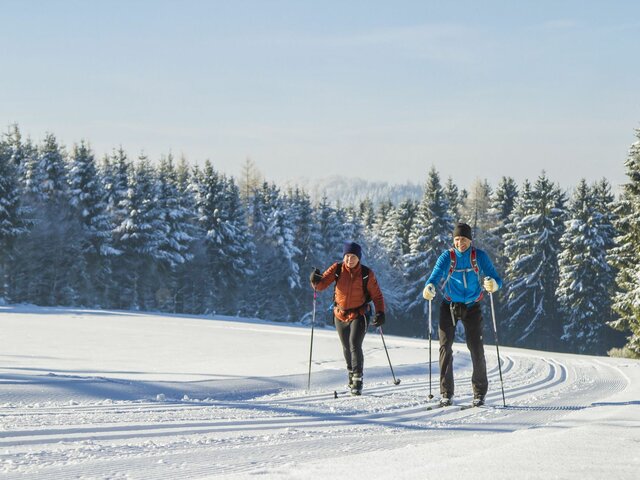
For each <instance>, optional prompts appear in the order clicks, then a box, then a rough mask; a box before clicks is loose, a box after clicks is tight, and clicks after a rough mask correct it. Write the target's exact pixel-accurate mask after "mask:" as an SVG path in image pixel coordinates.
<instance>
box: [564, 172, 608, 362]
mask: <svg viewBox="0 0 640 480" xmlns="http://www.w3.org/2000/svg"><path fill="white" fill-rule="evenodd" d="M603 213H604V212H601V211H600V210H599V209H598V204H597V202H596V199H595V188H594V189H591V188H589V187H588V186H587V182H586V181H585V180H584V179H583V180H581V181H580V183H579V184H578V186H577V188H576V190H575V193H574V197H573V200H572V202H571V205H570V208H569V218H568V220H567V221H566V222H565V226H566V230H565V232H564V234H563V235H562V238H561V239H560V244H561V246H562V252H561V253H560V255H559V256H558V264H559V277H560V283H559V285H558V289H557V292H556V294H557V296H558V302H559V304H560V307H561V308H560V312H561V314H562V319H563V324H564V334H563V335H562V340H563V341H564V343H565V344H566V345H567V347H568V349H569V350H570V351H573V352H578V353H593V354H603V353H606V349H604V348H603V347H604V342H603V340H604V335H605V332H606V330H605V328H606V324H605V322H606V320H607V319H608V318H609V317H610V311H611V304H610V300H609V292H608V291H607V288H606V285H610V284H611V283H612V282H613V275H612V272H613V270H612V268H611V267H610V266H609V265H608V264H607V262H606V254H607V249H606V248H607V244H608V239H607V236H608V235H610V232H607V231H603V219H605V217H604V215H603Z"/></svg>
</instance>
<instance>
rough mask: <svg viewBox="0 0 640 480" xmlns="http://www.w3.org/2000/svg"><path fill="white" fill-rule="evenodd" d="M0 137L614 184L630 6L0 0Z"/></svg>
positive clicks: (624, 116) (623, 150)
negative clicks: (10, 131) (4, 133)
mask: <svg viewBox="0 0 640 480" xmlns="http://www.w3.org/2000/svg"><path fill="white" fill-rule="evenodd" d="M0 24H1V27H0V46H1V47H0V49H1V50H0V52H1V55H0V122H1V123H2V125H1V126H2V127H3V130H6V128H5V127H6V126H7V125H9V124H10V123H15V122H17V123H18V124H19V125H20V127H21V129H22V131H23V133H24V134H26V135H29V136H31V138H32V139H33V140H35V141H40V140H41V139H42V137H43V135H44V133H45V132H47V131H50V132H53V133H54V134H56V136H57V137H58V138H59V140H60V141H61V142H62V143H64V144H66V145H69V146H70V145H72V144H73V143H75V142H78V141H79V140H81V139H88V140H89V141H90V142H91V144H92V146H93V148H94V150H95V151H96V153H97V154H98V155H99V156H102V155H103V154H104V153H106V152H110V151H111V150H112V149H113V148H114V147H117V146H118V145H120V144H121V145H122V146H123V147H124V149H125V150H127V151H128V152H129V153H130V154H132V155H134V156H137V154H138V153H140V151H141V150H144V152H145V153H147V154H148V155H149V156H150V157H151V158H158V157H159V156H160V155H161V154H163V153H164V154H166V153H168V152H169V151H171V152H173V153H174V155H176V156H180V155H181V154H184V155H185V156H186V157H187V159H188V160H189V161H190V162H191V163H200V162H202V161H203V160H204V159H206V158H209V159H211V160H212V161H213V163H214V165H215V166H216V167H217V168H218V169H219V170H222V171H223V172H226V173H229V174H233V175H237V174H239V173H240V165H241V164H242V163H243V162H244V160H245V159H246V158H247V157H250V158H251V159H252V160H253V161H254V162H255V163H256V165H257V166H258V168H260V170H262V172H263V173H264V174H265V175H266V177H267V178H268V179H271V180H276V181H281V180H284V179H287V178H295V177H301V176H305V177H312V178H314V177H326V176H329V175H333V174H344V175H346V176H354V177H355V176H357V177H362V178H365V179H369V180H387V181H390V182H393V183H396V182H398V183H400V182H402V183H403V182H406V181H413V182H418V183H422V182H423V181H424V180H425V179H426V173H427V171H428V169H429V168H430V167H431V166H432V165H434V166H435V167H436V168H437V169H438V170H439V171H440V173H441V174H442V176H443V177H444V178H446V177H447V176H449V175H451V176H452V177H453V178H454V180H455V181H456V183H457V184H458V185H460V186H463V187H465V186H469V185H470V184H471V183H472V181H473V180H474V179H475V178H487V179H488V180H489V181H490V182H491V183H492V184H494V185H495V184H496V182H497V180H498V179H499V178H500V176H502V175H507V176H512V177H514V178H515V179H516V180H518V181H519V182H520V181H522V180H523V179H524V178H530V179H535V178H536V177H537V176H538V175H539V174H540V172H541V171H542V170H543V169H544V170H546V171H547V173H548V175H549V177H551V179H553V180H555V181H557V182H559V183H560V184H561V185H562V186H567V187H568V186H572V185H574V184H575V183H577V179H578V178H580V177H583V176H584V177H586V178H587V179H588V180H596V179H599V178H601V177H603V176H605V177H607V178H608V179H609V180H611V181H612V183H614V184H619V183H622V182H624V181H625V178H626V177H625V175H624V166H623V162H624V160H625V159H626V157H627V153H628V149H629V146H630V145H631V143H632V142H633V141H634V140H635V135H634V130H635V129H636V128H638V127H640V62H639V61H638V59H639V58H640V57H639V55H640V53H639V52H640V49H639V47H640V1H637V0H626V1H616V0H608V1H604V0H603V1H588V0H575V1H563V0H553V1H544V0H542V1H541V0H535V1H534V0H530V1H512V0H504V1H485V0H483V1H479V0H474V1H461V0H458V1H455V2H445V1H442V0H437V1H431V0H416V1H401V0H396V1H389V0H385V1H348V0H341V1H328V0H322V1H310V0H309V1H305V0H298V1H284V0H283V1H269V0H261V1H260V0H256V1H243V0H228V1H224V2H223V1H189V0H180V1H177V0H176V1H158V0H153V1H151V0H149V1H137V0H126V1H113V0H103V1H97V0H96V1H85V0H78V1H56V0H42V1H33V0H0Z"/></svg>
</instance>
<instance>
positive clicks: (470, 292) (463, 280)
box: [425, 247, 502, 304]
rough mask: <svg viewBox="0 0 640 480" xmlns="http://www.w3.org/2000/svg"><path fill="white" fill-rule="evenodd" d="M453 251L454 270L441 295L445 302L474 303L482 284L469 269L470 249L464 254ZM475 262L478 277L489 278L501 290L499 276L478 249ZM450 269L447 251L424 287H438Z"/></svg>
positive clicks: (480, 291)
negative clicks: (454, 256)
mask: <svg viewBox="0 0 640 480" xmlns="http://www.w3.org/2000/svg"><path fill="white" fill-rule="evenodd" d="M453 251H454V252H455V254H456V268H455V271H454V272H453V273H452V274H451V278H450V279H449V281H448V282H447V284H446V285H444V289H443V294H444V297H445V302H455V303H466V304H470V303H474V302H475V301H477V300H478V299H479V297H480V294H481V293H482V283H480V282H481V280H480V279H479V278H478V275H477V274H476V272H474V271H473V268H472V267H471V247H469V248H468V249H467V250H466V251H465V252H464V253H460V252H459V251H458V250H457V249H455V248H454V250H453ZM476 262H477V264H478V268H479V269H480V272H479V273H480V277H491V278H493V279H494V280H495V281H496V282H497V283H498V286H499V287H500V288H502V279H501V278H500V275H498V272H496V269H495V268H494V266H493V264H492V263H491V260H489V256H488V255H487V254H486V253H485V252H484V251H483V250H480V249H479V248H476ZM450 267H451V259H450V256H449V250H446V251H444V252H442V255H440V257H439V258H438V261H437V262H436V266H435V267H434V268H433V271H432V272H431V276H430V277H429V279H428V280H427V283H426V284H425V286H427V285H428V284H430V283H433V284H434V285H435V286H436V287H437V286H440V283H441V282H444V281H445V280H446V279H447V276H448V275H449V268H450Z"/></svg>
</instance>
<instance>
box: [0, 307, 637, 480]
mask: <svg viewBox="0 0 640 480" xmlns="http://www.w3.org/2000/svg"><path fill="white" fill-rule="evenodd" d="M122 315H124V317H123V318H127V316H126V314H122ZM42 316H43V315H42V314H39V313H38V310H37V309H34V311H33V312H26V313H18V314H15V315H14V317H15V320H16V321H17V320H19V321H21V322H23V323H24V322H29V321H31V319H36V320H35V321H34V323H35V324H38V325H34V328H36V327H38V326H39V325H41V324H39V323H38V322H39V320H40V319H41V317H42ZM58 316H60V317H61V318H62V319H61V320H57V318H58ZM67 316H68V315H67V314H66V312H64V311H62V310H55V311H54V315H53V317H54V318H51V319H50V321H51V322H56V321H58V322H61V323H64V322H66V321H67V320H65V318H66V317H67ZM0 317H2V318H3V320H5V322H4V325H3V327H11V325H12V321H11V320H7V317H11V315H10V314H9V315H7V314H5V315H0ZM18 317H19V318H18ZM142 317H144V316H142ZM149 317H153V316H152V315H151V316H149ZM76 318H80V320H82V321H84V322H85V323H86V322H89V323H91V322H95V321H98V320H99V318H98V317H97V316H94V315H93V314H92V313H90V312H87V313H82V312H80V313H77V314H76ZM128 318H129V320H130V328H131V329H136V328H140V329H144V328H145V327H146V324H142V325H140V324H139V322H136V316H131V317H128ZM163 319H168V320H167V321H163ZM177 320H179V319H177V318H175V317H162V316H158V317H157V318H154V321H155V322H156V328H158V329H162V328H167V334H170V331H171V329H173V328H174V327H175V325H176V321H177ZM102 321H103V322H108V321H109V319H108V318H107V319H102ZM183 322H184V325H183V327H180V328H185V329H187V330H188V329H189V328H191V329H193V332H192V334H193V335H196V336H197V335H201V334H202V333H203V330H202V328H203V327H207V326H211V325H212V324H214V323H215V322H216V320H209V319H207V320H205V321H203V320H202V319H197V320H194V319H193V318H187V319H184V320H183ZM217 322H220V321H217ZM163 323H164V325H163ZM225 323H228V324H230V325H232V328H233V329H235V332H234V337H233V339H231V338H228V339H227V341H235V342H236V343H237V350H238V355H242V354H243V352H245V351H247V350H250V349H252V348H256V346H255V343H254V342H253V336H251V338H245V337H244V335H243V331H245V330H246V331H251V332H253V333H254V334H257V335H258V337H262V338H265V337H269V336H271V335H273V334H274V332H275V331H281V330H282V329H283V328H291V329H293V330H295V331H296V334H298V333H304V334H308V331H307V330H306V329H302V328H295V327H282V326H274V325H269V324H260V323H242V322H225ZM23 326H24V325H23ZM85 326H86V325H85ZM52 328H55V327H54V326H53V325H52ZM3 330H4V328H3ZM209 333H210V334H213V333H214V332H211V331H209ZM218 333H219V331H218ZM298 337H299V338H297V339H296V341H297V342H300V343H302V347H303V348H302V349H297V351H294V352H292V355H297V354H298V353H299V352H300V351H304V347H307V348H308V344H307V343H306V338H305V336H304V335H298ZM168 338H170V337H168ZM107 340H108V339H107ZM16 341H17V340H16ZM167 341H170V340H167ZM61 342H63V343H65V344H66V346H65V348H64V349H63V350H64V354H66V355H68V356H69V357H72V358H73V357H75V356H78V355H77V352H74V345H73V343H71V342H69V343H67V342H66V341H65V340H64V339H62V340H61ZM318 342H319V343H322V344H325V345H326V348H325V349H323V348H318V354H317V355H316V357H315V358H314V360H315V361H314V365H313V369H314V371H313V376H312V388H311V391H310V392H306V391H305V389H304V387H305V386H306V380H307V376H306V370H305V369H304V368H303V369H302V370H300V366H303V365H304V356H303V357H302V359H298V358H296V359H295V361H292V362H291V363H292V369H291V371H290V372H279V371H277V370H278V368H274V374H273V376H271V377H269V376H264V375H260V376H254V377H252V376H241V375H239V376H234V378H226V379H220V378H218V377H217V376H222V375H223V374H224V373H225V372H224V371H221V370H220V369H216V370H215V371H213V369H212V372H211V373H212V375H211V378H213V379H207V375H206V372H203V373H202V378H199V379H196V380H193V379H192V380H189V381H184V382H180V381H176V380H175V379H174V378H173V377H172V376H171V375H168V378H169V380H166V381H165V380H163V379H162V378H161V377H162V375H161V374H160V375H158V374H157V373H155V372H154V380H153V381H149V380H144V379H142V380H138V379H136V378H135V377H136V375H131V377H132V378H126V377H127V375H126V374H124V375H123V374H120V375H117V376H110V375H108V374H106V373H104V374H103V373H101V372H98V371H97V370H98V369H96V371H91V370H92V366H91V365H87V366H86V370H87V372H86V373H85V374H82V373H81V372H79V371H78V369H76V370H74V371H73V372H64V371H56V369H55V364H56V362H55V361H51V362H47V360H46V359H47V356H48V355H47V352H43V353H42V354H41V355H42V359H41V360H39V361H40V362H41V363H40V364H39V365H41V366H40V367H38V368H35V366H27V367H19V364H20V362H19V359H18V360H16V359H15V358H14V359H13V361H12V362H11V363H12V366H6V367H5V366H3V367H1V368H0V407H1V408H0V427H1V431H2V433H1V434H0V461H1V464H0V465H1V469H0V472H1V473H2V474H3V475H2V477H3V478H27V477H30V476H34V475H36V474H37V475H38V478H52V479H54V478H55V479H58V478H59V479H68V478H171V479H187V478H189V479H193V478H203V477H208V476H227V475H231V476H236V475H237V476H239V477H244V476H245V475H246V476H247V477H253V476H254V475H260V474H263V475H267V477H266V478H268V477H269V473H270V472H278V471H285V472H286V471H288V468H289V467H290V466H291V465H300V464H304V463H305V462H318V461H322V460H324V461H327V462H330V461H331V459H334V458H340V457H344V456H345V455H349V456H353V455H358V454H363V453H367V452H376V451H381V452H382V451H384V452H385V453H389V452H390V451H392V450H394V449H399V448H402V447H405V446H407V445H422V444H433V443H434V442H439V441H445V440H448V439H451V438H456V437H466V436H474V435H484V434H494V436H495V434H499V433H507V434H508V433H513V432H519V431H524V430H528V429H536V428H554V425H556V424H557V423H558V422H560V421H566V420H567V419H570V416H571V415H572V414H574V413H575V412H580V411H585V410H597V409H598V408H600V407H602V406H606V405H607V400H608V399H609V398H610V397H612V396H613V395H615V394H617V393H619V392H623V391H624V390H625V389H627V388H628V387H629V386H630V384H631V381H630V379H629V377H628V375H626V374H625V371H624V370H625V365H623V366H622V367H621V366H620V365H619V363H620V362H616V361H614V360H612V359H607V358H599V357H587V356H584V357H580V356H575V355H562V354H555V353H545V352H535V351H527V350H518V349H510V348H501V354H502V361H503V363H502V373H503V377H504V388H505V395H506V399H507V406H506V407H505V406H503V402H502V395H501V391H500V380H499V373H498V366H497V359H496V356H495V348H493V346H491V345H488V346H487V347H486V352H487V364H488V369H489V378H490V392H489V394H488V396H487V405H485V406H483V407H479V408H469V409H465V410H461V409H460V408H458V407H457V406H455V405H454V406H453V407H449V408H438V409H434V410H431V411H429V410H427V406H428V405H430V404H433V403H435V402H436V400H437V398H438V394H437V392H438V387H437V376H438V367H437V361H434V364H433V374H434V376H433V383H432V388H431V390H432V392H433V394H434V396H435V398H434V399H433V401H432V402H431V403H429V402H428V400H427V395H428V394H429V383H428V367H427V365H426V362H425V361H424V359H426V358H428V355H427V352H428V350H427V346H428V343H427V341H426V340H418V339H404V338H398V337H392V336H388V338H387V346H388V347H389V353H390V355H391V358H392V359H394V357H395V358H396V359H399V358H403V361H402V363H397V364H394V369H395V372H396V375H397V376H398V377H399V378H401V379H402V381H401V383H400V384H399V385H393V383H392V379H391V375H390V372H389V369H388V365H386V367H385V363H384V361H386V359H384V358H382V356H381V355H384V353H381V345H380V342H379V338H376V335H375V332H369V334H368V336H367V341H366V342H365V358H366V359H367V360H369V359H376V360H374V361H372V362H370V363H372V365H370V366H366V367H365V368H366V372H365V390H364V395H363V396H361V397H351V396H348V395H341V396H339V398H337V399H334V398H333V390H334V389H338V390H341V389H342V387H343V385H342V383H343V381H344V372H343V370H342V369H341V368H340V366H341V359H340V358H339V357H338V358H333V357H327V356H326V352H325V350H326V349H329V350H330V349H331V345H333V343H334V342H335V343H336V344H337V342H338V340H337V338H335V332H331V331H322V330H321V331H320V332H318ZM276 346H277V344H276ZM281 347H282V348H279V349H278V350H277V351H274V353H273V355H277V356H278V357H281V356H283V355H288V353H287V352H286V351H285V350H286V348H287V345H286V342H285V344H283V345H281ZM16 348H18V347H16ZM24 348H26V347H24ZM433 348H434V352H437V342H434V344H433ZM455 348H456V360H455V362H456V371H455V374H456V375H455V376H456V397H455V402H456V405H468V404H470V402H471V385H470V380H469V379H470V373H471V372H470V364H469V360H468V355H467V351H466V347H465V346H464V345H459V344H456V347H455ZM406 350H410V351H412V352H413V353H409V354H407V353H406ZM5 351H6V350H5ZM335 351H336V352H337V351H338V349H337V346H336V350H335ZM403 352H404V353H403ZM49 353H50V354H51V356H52V357H53V356H60V355H61V353H62V352H60V351H58V350H55V351H52V352H49ZM23 354H24V355H25V356H28V355H35V353H34V352H31V353H29V352H23ZM117 354H118V353H117V351H116V352H115V353H114V355H117ZM145 355H148V353H145ZM210 355H211V365H215V364H216V363H218V364H224V362H223V361H218V362H216V358H215V355H216V352H215V351H212V352H211V354H210ZM2 356H3V355H2V354H0V358H2ZM15 356H17V355H15ZM436 357H437V355H436V354H434V358H436ZM406 358H412V359H413V361H410V362H408V361H406ZM6 359H7V358H6V357H5V361H4V362H3V363H4V364H5V365H6V363H7V362H6ZM379 359H382V360H384V361H378V360H379ZM228 360H229V359H226V361H228ZM145 361H146V360H143V363H144V362H145ZM175 361H176V362H179V361H180V359H175ZM47 365H49V367H50V368H51V370H50V371H48V368H49V367H47ZM296 366H297V367H296ZM635 366H637V365H635ZM21 368H24V370H21ZM137 368H138V367H136V366H135V365H132V366H131V371H137ZM296 368H297V369H298V371H300V373H294V370H295V369H296ZM122 377H125V378H122ZM158 377H160V378H158ZM214 377H215V378H214ZM387 377H388V378H387ZM163 392H168V393H163ZM177 392H179V393H177ZM183 392H184V393H183ZM629 406H630V408H633V409H634V411H635V412H638V405H637V404H633V402H630V405H629ZM496 438H497V437H496ZM505 439H506V437H504V436H500V439H499V440H497V441H498V442H503V441H505ZM278 478H280V477H278ZM515 478H518V477H515Z"/></svg>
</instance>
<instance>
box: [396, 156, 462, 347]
mask: <svg viewBox="0 0 640 480" xmlns="http://www.w3.org/2000/svg"><path fill="white" fill-rule="evenodd" d="M452 229H453V218H451V215H450V214H449V203H448V201H447V199H446V197H445V195H444V191H443V189H442V186H441V184H440V176H439V174H438V172H437V171H436V169H435V168H432V169H431V170H430V171H429V176H428V179H427V182H426V184H425V187H424V196H423V198H422V202H421V203H420V205H419V207H418V213H417V216H416V219H415V222H414V224H413V228H412V230H411V233H410V235H409V242H410V252H409V253H408V254H407V255H405V257H404V272H405V279H406V284H407V291H406V297H405V298H406V300H405V302H406V303H405V305H406V307H405V310H406V312H407V318H408V319H410V321H411V322H412V325H413V332H412V334H414V335H424V334H425V333H424V319H425V318H426V317H425V312H426V308H427V306H426V302H425V300H424V298H422V290H423V289H424V285H425V282H426V280H427V278H428V277H429V274H430V273H431V271H432V270H433V267H434V266H435V263H436V260H437V259H438V257H439V256H440V254H441V253H442V252H443V251H445V250H447V249H448V248H449V247H450V246H451V232H452Z"/></svg>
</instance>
